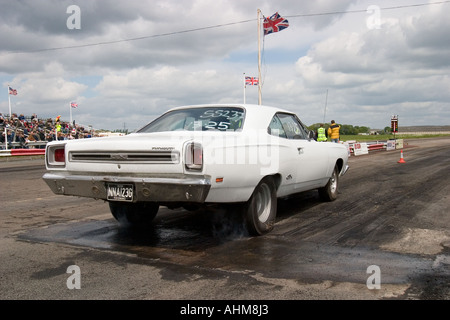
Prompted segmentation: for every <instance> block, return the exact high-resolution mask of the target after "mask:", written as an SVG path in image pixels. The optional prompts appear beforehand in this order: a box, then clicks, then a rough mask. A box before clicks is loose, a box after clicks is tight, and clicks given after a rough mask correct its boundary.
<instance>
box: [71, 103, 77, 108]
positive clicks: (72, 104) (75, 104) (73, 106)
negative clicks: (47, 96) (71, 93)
mask: <svg viewBox="0 0 450 320" xmlns="http://www.w3.org/2000/svg"><path fill="white" fill-rule="evenodd" d="M70 106H71V107H72V108H76V107H78V104H77V103H76V102H71V103H70Z"/></svg>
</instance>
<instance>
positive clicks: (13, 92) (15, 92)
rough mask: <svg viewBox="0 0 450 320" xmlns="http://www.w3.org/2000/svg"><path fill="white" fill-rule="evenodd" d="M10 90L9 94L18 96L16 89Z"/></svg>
mask: <svg viewBox="0 0 450 320" xmlns="http://www.w3.org/2000/svg"><path fill="white" fill-rule="evenodd" d="M8 88H9V94H12V95H13V96H17V90H16V89H13V88H11V87H8Z"/></svg>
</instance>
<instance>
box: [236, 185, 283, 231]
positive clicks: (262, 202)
mask: <svg viewBox="0 0 450 320" xmlns="http://www.w3.org/2000/svg"><path fill="white" fill-rule="evenodd" d="M243 214H244V220H245V227H246V229H247V231H248V233H249V235H250V236H260V235H263V234H266V233H268V232H270V231H272V229H273V226H274V223H275V218H276V215H277V191H276V186H275V182H274V181H273V179H272V178H270V177H266V178H264V179H263V180H261V182H260V183H259V184H258V185H257V186H256V188H255V190H254V191H253V194H252V196H251V197H250V199H249V200H248V201H247V203H245V205H244V213H243Z"/></svg>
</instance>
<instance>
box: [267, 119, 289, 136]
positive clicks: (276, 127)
mask: <svg viewBox="0 0 450 320" xmlns="http://www.w3.org/2000/svg"><path fill="white" fill-rule="evenodd" d="M268 131H269V134H271V135H273V136H276V137H280V138H287V137H286V132H284V129H283V125H282V123H281V121H280V119H279V118H278V116H277V115H274V116H273V118H272V120H271V121H270V125H269V129H268Z"/></svg>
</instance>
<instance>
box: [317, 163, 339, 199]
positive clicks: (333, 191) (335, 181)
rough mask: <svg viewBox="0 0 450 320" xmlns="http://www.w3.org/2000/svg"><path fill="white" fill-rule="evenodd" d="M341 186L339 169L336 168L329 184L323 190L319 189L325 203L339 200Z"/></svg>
mask: <svg viewBox="0 0 450 320" xmlns="http://www.w3.org/2000/svg"><path fill="white" fill-rule="evenodd" d="M338 186H339V169H338V167H337V166H336V167H334V170H333V174H332V175H331V177H330V180H328V183H327V184H326V185H325V187H323V188H319V196H320V198H321V199H322V200H324V201H334V200H336V199H337V195H338Z"/></svg>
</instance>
